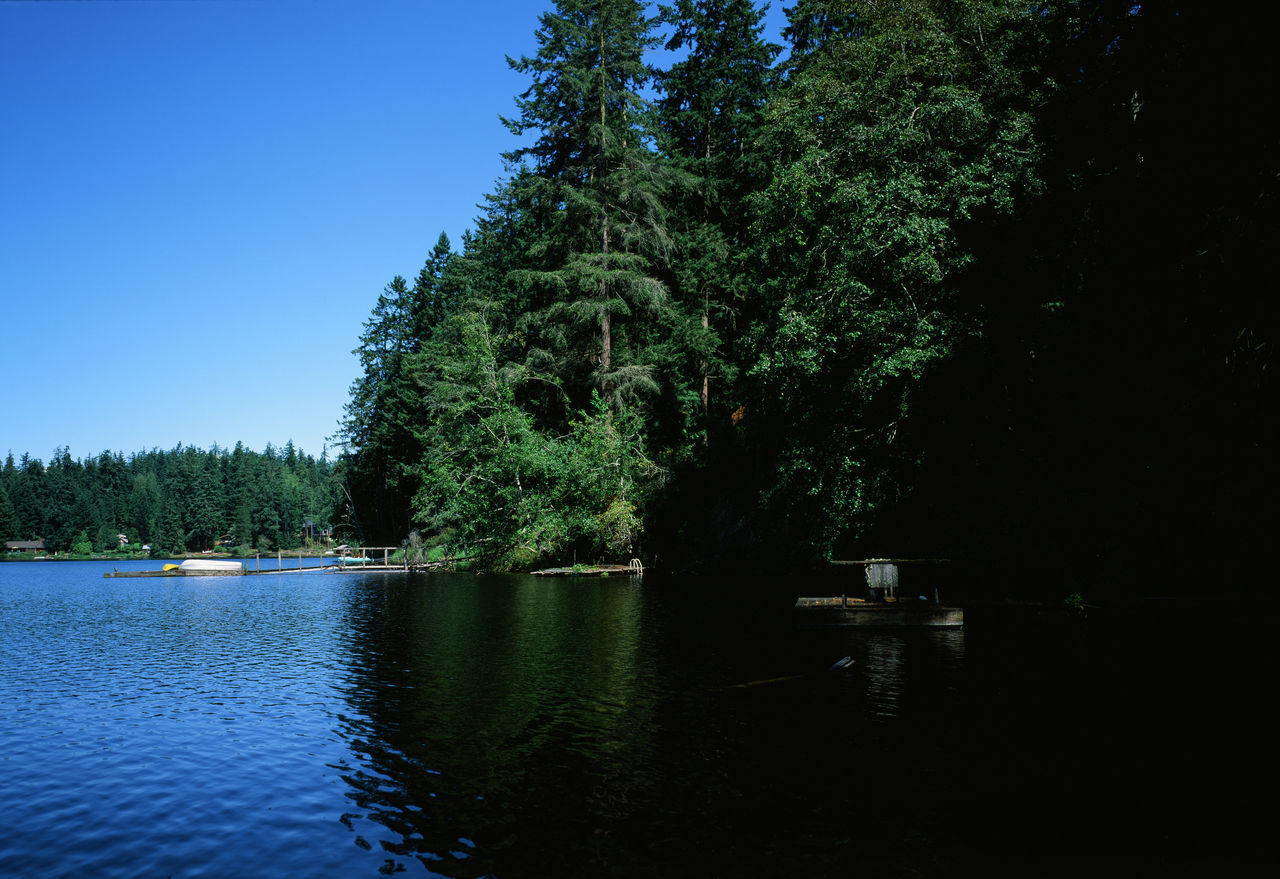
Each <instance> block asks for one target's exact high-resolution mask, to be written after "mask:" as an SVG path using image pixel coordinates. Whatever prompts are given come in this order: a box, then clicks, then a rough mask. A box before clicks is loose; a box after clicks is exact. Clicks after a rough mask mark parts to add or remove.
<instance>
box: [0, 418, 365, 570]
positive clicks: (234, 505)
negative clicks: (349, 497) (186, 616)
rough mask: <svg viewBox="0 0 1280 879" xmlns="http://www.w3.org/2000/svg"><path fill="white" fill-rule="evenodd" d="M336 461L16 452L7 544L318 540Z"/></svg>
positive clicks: (1, 522)
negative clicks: (44, 456)
mask: <svg viewBox="0 0 1280 879" xmlns="http://www.w3.org/2000/svg"><path fill="white" fill-rule="evenodd" d="M332 471H333V465H332V464H331V463H330V462H328V461H327V460H325V459H324V458H323V457H322V458H321V459H320V460H319V461H317V460H316V459H314V458H312V457H311V456H310V455H305V454H300V453H299V452H298V451H297V450H296V449H295V448H294V447H293V443H292V442H290V443H286V444H285V446H284V448H283V449H279V450H277V449H274V448H272V447H271V446H270V445H268V446H267V448H266V449H265V450H264V451H263V452H261V453H258V452H253V451H249V450H246V449H245V448H244V447H243V446H242V445H241V444H239V443H237V444H236V447H235V448H234V449H232V450H230V451H227V450H225V449H220V448H217V447H214V448H213V449H211V450H209V451H203V450H200V449H197V448H194V447H192V446H185V447H184V446H178V447H177V448H175V449H172V450H171V451H160V450H152V451H150V452H142V453H137V454H134V455H131V456H129V457H128V458H127V459H126V458H125V456H124V455H122V454H120V453H118V452H117V453H112V452H103V453H102V454H100V455H98V456H97V457H96V458H89V459H87V460H83V461H82V460H78V459H73V458H72V457H71V454H70V452H69V451H68V450H67V449H65V448H63V449H59V450H57V451H55V453H54V455H53V458H52V459H51V460H50V461H49V462H48V464H45V463H44V462H43V461H41V460H40V459H38V458H32V457H30V456H29V455H23V456H22V458H21V459H20V460H19V461H16V462H15V461H14V458H13V454H12V453H10V454H9V455H8V456H7V457H6V459H5V462H4V466H3V468H0V539H3V540H6V541H8V540H18V541H29V540H36V539H41V540H43V541H44V543H45V546H46V547H47V549H48V550H49V551H50V552H63V553H65V552H75V553H77V554H81V555H87V554H88V553H89V552H103V551H106V550H119V549H120V548H121V541H120V536H121V535H123V536H124V538H125V541H124V548H125V549H132V550H134V551H137V550H139V549H140V548H141V547H142V546H150V547H151V550H152V551H153V552H154V553H155V554H157V555H169V554H172V555H181V554H183V553H185V552H188V551H196V552H199V551H203V550H208V549H214V548H215V547H216V548H218V549H222V550H227V551H236V550H239V551H241V552H249V551H250V550H251V549H255V550H259V551H271V550H276V549H292V548H296V547H299V546H301V545H302V544H303V543H304V542H307V541H312V540H319V539H321V538H322V537H323V536H324V532H325V531H327V530H329V527H330V526H329V520H330V514H331V513H332V511H333V510H335V509H341V508H342V504H341V503H339V502H338V499H337V498H336V497H335V496H334V492H335V491H339V490H340V488H339V486H338V484H337V483H336V482H335V480H334V478H333V473H332Z"/></svg>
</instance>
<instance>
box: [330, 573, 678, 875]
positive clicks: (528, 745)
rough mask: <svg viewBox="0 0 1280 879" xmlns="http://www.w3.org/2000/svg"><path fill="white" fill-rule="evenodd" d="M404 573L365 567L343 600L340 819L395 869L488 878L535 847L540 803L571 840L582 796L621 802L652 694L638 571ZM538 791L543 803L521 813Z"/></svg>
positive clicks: (614, 808) (604, 809)
mask: <svg viewBox="0 0 1280 879" xmlns="http://www.w3.org/2000/svg"><path fill="white" fill-rule="evenodd" d="M397 579H399V578H397ZM405 579H408V578H405ZM405 585H406V584H404V583H401V582H396V579H392V580H391V581H390V582H388V579H387V578H383V579H381V580H379V581H376V582H375V581H372V580H371V581H370V582H369V583H368V584H367V586H366V587H365V589H363V590H361V591H359V592H353V593H352V594H351V601H350V604H349V606H348V609H347V619H346V628H347V629H348V631H349V633H350V634H349V637H350V639H351V664H350V667H349V672H348V678H347V681H346V690H345V698H346V699H347V700H348V702H349V705H350V712H349V713H347V714H345V715H344V716H343V718H342V721H343V725H342V727H341V732H342V733H343V735H344V736H345V737H346V738H348V740H349V741H350V743H351V749H352V755H351V759H350V760H349V761H348V762H347V763H346V765H343V766H342V767H341V769H342V773H343V778H344V779H345V780H346V781H347V782H348V784H349V785H350V787H351V790H350V792H349V794H348V796H349V797H350V800H351V803H352V807H351V809H350V810H348V811H347V812H345V813H344V815H343V823H344V825H345V826H347V827H349V828H350V829H351V832H352V833H353V834H354V835H355V842H356V844H357V845H361V846H365V847H369V848H373V847H375V846H376V847H378V848H380V849H382V850H383V851H385V852H387V853H389V854H390V855H391V856H392V859H393V865H394V866H397V867H399V866H404V865H405V862H406V861H407V860H409V859H416V860H417V861H418V862H420V863H421V864H423V865H424V866H425V867H426V868H428V869H429V870H431V871H434V872H444V873H446V874H448V875H453V876H471V875H482V874H483V873H485V872H487V871H488V870H489V869H490V868H491V867H492V866H493V865H495V864H497V863H501V862H502V858H503V853H504V852H506V851H509V850H511V849H512V848H514V847H516V846H517V845H520V844H523V845H525V846H527V845H528V839H527V838H526V837H528V836H532V835H533V834H534V833H535V832H536V831H535V827H536V824H537V822H538V819H539V816H540V815H546V816H547V817H551V816H552V815H554V814H559V816H560V817H558V818H555V819H553V820H554V822H555V824H557V825H559V826H558V828H548V829H558V830H559V834H558V835H559V836H561V837H562V836H563V834H564V833H565V831H566V830H567V829H569V828H570V827H572V824H573V818H572V817H570V816H571V815H572V814H573V813H575V812H580V811H581V806H580V805H579V803H580V802H581V803H583V804H585V805H586V807H587V809H588V811H589V812H590V813H591V814H593V815H594V816H597V817H600V818H603V819H606V820H609V819H617V818H618V817H621V816H622V815H624V814H625V811H626V804H627V803H628V802H629V800H630V797H631V791H630V787H631V785H632V784H634V778H635V776H636V771H635V769H634V768H633V767H634V766H635V765H636V764H637V763H639V762H643V761H644V760H645V758H646V755H647V752H648V748H647V744H646V737H647V732H648V730H649V727H650V724H651V714H652V701H653V690H652V687H650V686H645V685H644V680H645V675H644V674H643V673H641V672H640V670H639V667H638V665H639V663H638V653H639V649H640V626H641V625H642V622H643V618H644V615H643V612H642V606H641V603H642V599H643V595H644V593H643V591H642V589H641V588H640V585H639V581H634V580H631V579H630V578H624V579H615V580H609V581H572V582H554V581H545V580H539V579H537V578H532V577H508V578H503V577H490V578H485V580H484V581H483V582H482V583H479V584H478V583H477V580H476V579H475V578H471V577H449V576H432V577H430V578H428V579H427V582H425V583H424V582H422V578H418V579H417V582H416V583H414V584H412V585H413V588H403V587H404V586H405ZM478 586H479V587H480V588H477V587H478ZM529 797H533V798H535V799H536V800H537V802H538V804H539V808H538V809H537V810H535V811H533V813H532V814H525V812H526V808H525V807H524V806H522V803H523V802H524V801H525V800H527V799H528V798H529ZM566 798H568V800H569V801H568V802H566ZM583 830H584V831H586V829H585V828H584V829H583ZM599 830H600V828H590V829H589V831H586V832H590V833H596V832H598V831H599Z"/></svg>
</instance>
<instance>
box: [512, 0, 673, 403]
mask: <svg viewBox="0 0 1280 879" xmlns="http://www.w3.org/2000/svg"><path fill="white" fill-rule="evenodd" d="M540 22H541V27H540V28H539V30H538V32H537V38H538V43H539V46H540V48H539V51H538V53H537V54H536V55H535V56H534V57H532V58H529V57H524V58H521V59H520V60H518V61H517V60H514V59H508V61H509V63H510V65H511V67H512V69H514V70H516V71H518V72H520V73H526V74H530V75H531V76H532V78H533V84H532V85H531V86H530V87H529V89H528V90H527V91H526V92H525V93H524V94H523V95H522V96H521V97H520V98H518V99H517V102H516V104H517V107H518V109H519V111H520V114H519V117H518V118H516V119H507V120H504V121H505V122H506V124H507V126H508V127H509V128H510V130H511V131H512V132H513V133H514V134H517V135H523V134H525V133H527V132H530V131H532V132H537V137H536V139H535V141H534V143H533V144H532V145H531V146H527V147H523V148H520V149H517V150H514V151H512V152H510V153H508V154H507V156H506V158H507V160H508V162H509V163H510V164H511V165H513V166H515V165H516V164H517V163H519V162H521V161H523V160H531V161H532V172H533V173H532V174H527V175H517V177H516V178H515V182H518V183H519V184H521V186H520V189H518V190H517V192H516V195H517V197H518V198H520V199H521V200H523V201H525V202H526V203H529V204H539V203H540V204H543V205H546V204H550V205H554V206H557V209H556V212H555V215H554V226H551V227H549V228H548V229H547V230H546V234H548V235H550V236H553V237H555V238H557V239H558V244H546V243H544V244H541V245H539V247H540V249H541V250H543V251H544V252H545V251H548V250H549V251H551V252H552V253H554V254H564V255H563V258H562V259H556V260H554V261H550V262H544V267H543V268H541V270H539V268H537V267H535V268H534V269H533V270H532V271H531V272H529V273H526V274H525V276H524V277H523V279H522V280H523V281H524V282H526V283H532V284H535V285H539V284H540V285H543V286H545V287H547V288H548V289H549V291H550V293H551V296H552V299H553V304H552V305H551V306H550V308H549V309H548V311H547V313H546V314H545V317H546V318H548V319H549V321H550V323H551V324H552V328H551V329H550V330H547V331H544V333H543V338H544V339H545V340H547V342H548V346H549V347H550V348H551V349H552V351H554V349H555V348H556V347H557V346H559V345H562V344H563V343H565V342H566V341H567V342H568V343H569V344H571V345H573V346H574V347H575V348H578V350H579V357H580V360H579V366H586V367H587V368H588V371H589V376H590V380H591V384H592V385H594V386H595V387H597V388H599V389H600V390H601V391H603V392H604V393H605V394H606V396H613V397H617V398H618V399H619V401H621V399H622V398H624V397H633V396H634V395H635V394H636V393H638V392H642V391H645V390H653V389H655V388H656V385H655V383H654V382H653V379H652V377H651V375H650V369H649V368H648V367H647V366H646V365H645V364H643V363H641V362H639V361H640V356H639V354H638V352H636V351H635V350H626V349H625V348H624V346H623V345H622V344H620V342H624V341H625V339H623V338H620V337H619V329H620V328H619V326H618V324H619V322H620V321H623V320H626V319H627V318H630V317H632V316H633V315H635V312H636V311H640V312H641V313H643V314H650V315H656V314H657V313H658V312H659V311H660V309H661V307H662V305H663V303H664V301H665V291H664V289H663V287H662V284H661V283H660V282H659V281H658V280H657V279H656V278H655V277H654V276H653V260H655V259H662V258H665V256H666V254H667V252H668V250H669V242H668V239H667V235H666V230H665V224H664V219H665V218H664V216H663V207H662V196H663V191H664V189H665V187H666V185H667V184H666V179H665V176H666V175H665V174H664V173H663V172H662V169H661V168H660V163H659V162H658V160H657V157H655V156H654V155H653V154H652V153H651V152H650V151H649V149H648V147H647V143H646V133H645V131H644V129H643V128H642V127H641V124H640V123H641V121H642V119H643V118H644V112H645V107H644V103H643V101H642V99H641V97H640V92H641V90H642V89H643V88H644V87H645V85H646V84H647V83H648V81H649V78H650V73H649V70H648V68H647V67H646V65H645V63H644V60H643V55H644V52H645V50H646V49H648V48H649V47H651V46H652V45H654V44H655V38H654V37H652V36H651V34H650V23H649V22H648V20H647V19H646V18H645V15H644V6H643V4H642V3H639V2H637V0H558V2H557V3H556V8H555V11H554V12H548V13H545V14H544V15H543V16H542V18H541V19H540ZM636 316H637V317H638V316H639V315H636ZM582 326H586V327H590V328H592V329H593V332H594V334H595V339H596V341H595V343H594V344H591V343H589V342H587V341H586V338H585V337H583V336H582V335H580V334H579V333H578V332H577V329H578V328H579V327H582ZM549 356H552V357H553V356H554V353H551V354H550V355H549Z"/></svg>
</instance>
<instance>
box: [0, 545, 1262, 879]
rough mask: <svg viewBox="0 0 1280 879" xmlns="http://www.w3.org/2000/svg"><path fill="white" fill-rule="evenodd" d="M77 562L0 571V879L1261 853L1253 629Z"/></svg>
mask: <svg viewBox="0 0 1280 879" xmlns="http://www.w3.org/2000/svg"><path fill="white" fill-rule="evenodd" d="M102 570H103V567H102V566H101V565H96V566H95V565H92V564H87V563H86V564H78V563H69V564H65V565H63V564H50V565H36V564H24V565H12V564H10V565H0V789H2V790H4V791H5V794H6V797H7V800H6V802H7V804H8V806H9V809H8V811H7V812H6V814H7V816H8V825H7V826H6V827H5V832H4V833H3V834H0V875H3V876H10V875H12V876H28V875H30V876H37V875H40V876H45V875H47V876H70V875H77V876H94V877H99V876H102V877H135V876H175V877H199V876H210V877H220V876H251V877H252V876H263V877H266V876H271V877H279V876H299V877H358V876H368V877H374V876H378V875H385V874H390V873H396V872H400V873H404V874H406V875H418V876H449V877H459V879H463V877H480V876H495V877H500V879H518V877H529V876H535V877H536V876H611V877H649V876H677V877H679V876H699V877H702V876H735V877H740V876H741V877H757V876H758V877H777V876H792V875H799V876H805V877H826V876H832V877H834V876H849V875H859V874H860V875H866V876H908V875H910V876H948V875H972V874H973V873H974V871H975V870H978V869H981V870H982V871H984V872H991V871H993V870H996V869H997V868H998V867H1000V866H1002V865H1007V866H1009V867H1010V870H1011V872H1013V873H1015V874H1018V875H1036V876H1043V875H1074V874H1076V873H1078V872H1080V871H1081V870H1088V869H1094V868H1096V867H1097V866H1098V865H1100V864H1103V863H1105V862H1106V860H1105V859H1107V858H1110V857H1112V856H1113V854H1114V853H1115V852H1116V851H1120V852H1121V853H1122V854H1123V856H1124V858H1125V859H1126V863H1128V864H1131V865H1134V866H1135V867H1137V868H1139V869H1140V868H1142V867H1146V866H1151V865H1160V864H1169V863H1192V862H1205V861H1215V863H1219V862H1222V861H1223V860H1224V859H1226V860H1237V861H1243V860H1247V859H1249V858H1251V857H1253V856H1255V855H1257V854H1259V853H1260V852H1261V851H1262V849H1263V846H1262V844H1261V842H1260V841H1261V840H1266V839H1268V838H1269V824H1267V823H1266V822H1265V821H1264V820H1263V819H1262V817H1261V816H1262V815H1263V813H1261V812H1257V813H1255V812H1249V811H1247V810H1245V809H1243V808H1241V807H1240V805H1239V804H1241V803H1243V802H1245V799H1244V798H1242V797H1241V796H1239V791H1238V790H1237V787H1238V786H1239V785H1240V784H1241V780H1243V779H1247V780H1248V782H1249V784H1250V785H1251V786H1252V787H1256V788H1257V789H1258V790H1262V791H1266V790H1270V789H1271V782H1272V781H1273V780H1274V772H1273V771H1269V770H1268V767H1270V766H1273V761H1269V758H1268V757H1267V755H1268V754H1269V753H1270V749H1271V745H1272V744H1273V741H1274V737H1275V733H1276V732H1277V730H1276V727H1275V722H1274V720H1273V719H1272V718H1271V712H1270V711H1269V710H1268V709H1269V706H1268V705H1267V700H1265V699H1262V698H1259V693H1260V692H1264V691H1262V690H1260V689H1259V688H1257V687H1256V686H1254V685H1252V684H1251V683H1250V677H1249V672H1250V671H1251V670H1256V669H1259V668H1265V667H1269V665H1268V658H1269V641H1268V640H1267V639H1266V638H1263V637H1257V633H1256V632H1255V633H1254V636H1253V637H1248V636H1246V637H1241V636H1240V633H1239V632H1238V631H1237V630H1236V629H1235V628H1232V629H1229V630H1219V631H1217V632H1215V631H1213V630H1211V629H1207V628H1205V627H1204V626H1201V625H1182V626H1172V625H1169V624H1167V623H1162V624H1161V625H1158V626H1142V625H1133V624H1131V623H1126V624H1124V625H1117V626H1113V627H1107V626H1099V625H1095V624H1094V623H1093V622H1092V620H1091V622H1090V625H1089V626H1084V627H1081V626H1076V627H1068V628H1063V629H1060V630H1059V629H1054V630H1044V629H1033V630H1023V629H1021V628H1019V627H1017V626H999V627H985V628H984V627H981V626H972V627H970V628H969V629H966V630H962V631H955V630H938V631H928V630H914V631H898V632H891V631H865V630H803V631H797V630H796V629H794V628H793V627H792V626H791V621H790V618H789V617H788V615H787V613H786V610H787V608H786V606H785V605H783V607H782V608H781V610H778V609H776V608H773V607H772V606H769V605H766V606H763V607H760V606H757V607H751V606H748V605H746V604H745V603H744V602H743V601H742V600H741V596H742V595H744V594H749V593H750V585H751V584H739V583H734V582H722V583H712V582H709V581H694V580H688V581H680V582H678V583H675V584H663V583H661V581H658V580H655V579H653V578H649V579H647V580H646V581H645V582H644V583H643V584H641V583H639V582H635V581H631V580H627V579H610V580H567V581H554V580H539V579H536V578H532V577H480V578H474V577H466V576H446V575H429V576H423V575H405V574H400V573H395V574H373V573H353V574H344V575H341V576H339V575H328V574H315V573H313V574H292V575H289V574H286V575H273V576H270V577H266V576H263V577H243V578H208V579H199V580H196V579H194V578H193V579H190V580H188V579H179V580H159V581H157V580H145V579H142V580H128V579H108V580H104V579H103V578H102V576H101V573H102ZM799 585H800V586H801V587H802V586H803V584H799ZM843 656H849V657H851V658H852V659H853V660H854V662H853V663H852V665H851V666H849V667H848V668H847V669H844V670H842V671H839V672H829V671H828V669H829V668H830V666H831V665H832V663H833V662H834V661H835V660H836V659H838V658H840V657H843ZM1195 755H1212V760H1207V759H1194V757H1195ZM1205 803H1212V804H1215V809H1216V811H1214V812H1206V811H1205V810H1204V808H1203V804H1205Z"/></svg>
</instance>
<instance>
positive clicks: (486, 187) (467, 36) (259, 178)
mask: <svg viewBox="0 0 1280 879" xmlns="http://www.w3.org/2000/svg"><path fill="white" fill-rule="evenodd" d="M550 5H551V4H550V3H549V2H535V0H525V2H517V0H476V2H470V3H459V2H456V0H451V2H437V0H418V2H403V0H377V2H368V0H305V2H304V0H186V2H183V0H152V2H139V0H127V2H0V306H3V325H2V329H0V375H3V376H4V383H5V387H6V393H5V398H6V402H5V403H4V404H3V405H0V456H3V455H4V454H5V453H6V452H7V451H10V450H11V451H12V452H13V453H14V454H15V456H20V455H21V454H22V453H23V452H29V453H30V454H31V455H32V456H33V457H36V458H40V459H42V460H45V461H47V460H49V458H50V456H51V455H52V453H53V450H54V449H55V448H56V447H59V446H64V445H65V446H67V447H69V449H70V452H71V455H72V457H74V458H86V457H90V456H95V455H97V454H98V453H99V452H101V451H103V450H110V451H117V452H123V453H125V454H126V455H127V454H130V453H133V452H137V451H142V450H145V449H150V448H161V449H171V448H173V447H174V446H176V445H177V444H178V443H183V444H184V445H194V446H199V447H201V448H206V449H207V448H209V447H211V446H212V445H214V444H217V445H219V446H225V447H230V446H233V445H235V443H236V442H237V441H242V442H243V443H244V444H245V445H246V446H247V447H248V448H251V449H255V450H258V451H261V450H262V449H263V448H264V447H265V446H266V445H267V443H269V442H270V443H272V444H274V445H276V446H281V445H283V444H284V443H285V442H286V441H287V440H293V442H294V444H295V445H296V446H298V447H300V448H301V449H303V450H305V451H306V452H309V453H311V454H314V455H319V454H320V452H321V450H322V448H323V446H324V444H325V440H326V437H329V436H331V435H332V434H333V433H334V432H335V429H336V425H337V420H338V418H339V417H340V416H341V413H342V406H343V403H344V402H345V401H346V399H347V390H348V388H349V386H350V384H351V381H352V380H353V379H354V378H355V376H356V372H357V369H358V364H357V362H356V359H355V357H354V355H352V353H351V350H352V349H353V348H354V347H355V345H356V341H357V336H358V335H359V333H360V330H361V322H362V321H363V320H364V319H365V318H366V317H367V316H368V314H369V310H370V308H371V307H372V305H373V303H374V300H375V299H376V298H377V295H378V293H379V291H380V290H381V289H382V287H383V286H384V285H385V284H386V283H387V282H388V281H389V280H390V279H391V278H392V277H393V276H394V275H396V274H400V275H404V276H405V277H407V278H412V276H413V275H414V274H416V272H417V270H418V269H419V268H420V267H421V265H422V263H423V261H424V260H425V258H426V256H427V253H428V251H429V250H430V248H431V246H432V245H433V244H434V243H435V241H436V238H437V236H438V235H439V234H440V232H441V231H444V232H446V233H447V234H448V235H449V238H450V239H451V241H452V242H453V244H454V245H455V247H456V246H458V245H459V242H460V238H461V234H462V232H463V230H464V229H467V228H470V227H471V226H472V225H473V220H474V218H475V216H476V215H477V214H478V213H479V209H478V208H477V207H476V205H477V203H479V202H480V201H481V199H482V197H483V195H484V194H485V193H487V192H491V191H492V190H493V188H494V183H495V181H497V180H498V179H499V178H500V177H501V176H502V174H503V169H502V162H501V159H500V153H501V152H502V151H503V150H507V149H510V148H512V147H513V146H515V145H516V144H517V142H516V140H515V139H514V138H513V137H512V136H511V135H510V134H509V133H508V132H507V131H506V129H504V128H503V127H502V125H501V123H500V122H499V121H498V114H507V115H510V114H512V113H513V112H514V103H513V97H514V96H515V95H516V94H518V93H519V92H521V91H523V90H524V88H525V87H526V86H527V84H528V82H527V80H526V79H525V78H524V77H521V76H520V75H518V74H515V73H513V72H512V71H510V70H509V69H508V67H507V64H506V61H505V58H504V56H505V55H511V56H513V57H518V56H520V55H522V54H532V53H533V52H535V51H536V42H535V40H534V36H533V35H534V31H535V30H536V28H537V23H538V16H539V14H540V12H541V11H543V10H545V9H547V8H549V7H550ZM780 5H781V4H780V3H779V2H777V0H774V3H773V9H772V10H771V11H770V17H769V21H770V31H769V33H768V34H767V36H768V37H769V38H771V39H774V40H778V36H777V34H778V32H779V30H780V28H781V24H782V18H783V17H782V13H781V9H780ZM332 451H333V450H332V449H330V452H331V454H332Z"/></svg>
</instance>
